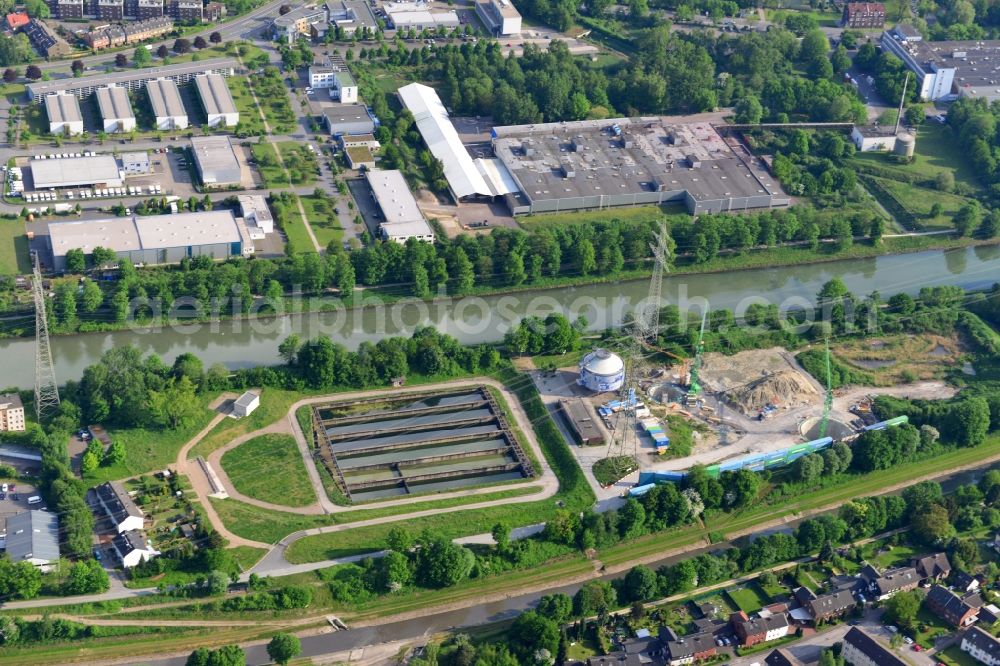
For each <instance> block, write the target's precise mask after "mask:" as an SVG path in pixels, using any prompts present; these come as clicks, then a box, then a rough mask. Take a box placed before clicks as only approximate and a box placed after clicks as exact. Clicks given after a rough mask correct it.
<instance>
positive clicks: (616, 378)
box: [576, 349, 625, 393]
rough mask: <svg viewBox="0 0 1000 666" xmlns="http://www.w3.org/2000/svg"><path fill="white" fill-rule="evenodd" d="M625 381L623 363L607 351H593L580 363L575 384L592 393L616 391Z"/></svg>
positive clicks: (616, 355)
mask: <svg viewBox="0 0 1000 666" xmlns="http://www.w3.org/2000/svg"><path fill="white" fill-rule="evenodd" d="M624 381H625V362H624V361H622V357H621V356H619V355H618V354H615V353H613V352H610V351H608V350H607V349H595V350H594V351H592V352H590V353H589V354H587V355H586V356H584V357H583V360H582V361H580V377H579V378H578V379H577V380H576V383H577V384H579V385H580V386H582V387H584V388H585V389H587V390H590V391H593V392H594V393H604V392H606V391H617V390H618V389H620V388H621V387H622V383H624Z"/></svg>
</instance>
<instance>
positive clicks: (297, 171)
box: [277, 141, 319, 185]
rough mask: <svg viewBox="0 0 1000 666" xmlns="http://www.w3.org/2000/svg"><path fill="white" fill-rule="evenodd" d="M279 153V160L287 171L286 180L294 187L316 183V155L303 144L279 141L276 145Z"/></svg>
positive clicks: (317, 167)
mask: <svg viewBox="0 0 1000 666" xmlns="http://www.w3.org/2000/svg"><path fill="white" fill-rule="evenodd" d="M277 147H278V150H280V151H281V159H282V160H283V161H284V163H285V170H286V171H288V178H289V179H290V180H291V182H292V183H293V184H295V185H312V184H313V183H315V182H316V171H317V170H318V169H319V166H318V163H317V161H316V154H315V153H314V152H313V151H311V150H309V148H307V147H306V144H304V143H298V142H297V141H281V142H279V143H278V144H277Z"/></svg>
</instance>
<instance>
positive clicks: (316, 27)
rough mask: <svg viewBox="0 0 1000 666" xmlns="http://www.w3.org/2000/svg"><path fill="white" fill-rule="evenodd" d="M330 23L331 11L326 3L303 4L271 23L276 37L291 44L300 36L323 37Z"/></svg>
mask: <svg viewBox="0 0 1000 666" xmlns="http://www.w3.org/2000/svg"><path fill="white" fill-rule="evenodd" d="M329 23H330V13H329V10H327V8H326V5H313V4H308V5H303V6H301V7H296V8H294V9H292V11H290V12H288V13H286V14H283V15H281V16H277V17H275V19H274V22H273V23H272V25H271V29H272V31H273V33H274V38H275V39H283V40H285V41H286V42H288V43H289V44H291V43H293V42H295V40H297V39H298V38H300V37H309V38H311V37H321V36H323V34H324V33H325V32H326V26H327V25H328V24H329Z"/></svg>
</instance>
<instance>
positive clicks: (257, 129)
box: [226, 76, 264, 135]
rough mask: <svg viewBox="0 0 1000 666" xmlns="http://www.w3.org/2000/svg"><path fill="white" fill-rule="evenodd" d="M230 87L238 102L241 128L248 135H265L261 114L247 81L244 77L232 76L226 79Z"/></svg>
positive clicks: (234, 99) (237, 107)
mask: <svg viewBox="0 0 1000 666" xmlns="http://www.w3.org/2000/svg"><path fill="white" fill-rule="evenodd" d="M226 83H227V84H228V85H229V92H230V93H232V95H233V101H235V102H236V110H237V111H239V112H240V128H241V129H243V130H245V131H246V132H247V133H248V134H252V135H258V134H263V133H264V123H263V122H262V121H261V119H260V113H259V112H258V111H257V106H256V105H255V104H254V102H253V95H251V94H250V87H249V86H248V85H247V80H246V79H245V78H242V77H238V76H232V77H230V78H228V79H226Z"/></svg>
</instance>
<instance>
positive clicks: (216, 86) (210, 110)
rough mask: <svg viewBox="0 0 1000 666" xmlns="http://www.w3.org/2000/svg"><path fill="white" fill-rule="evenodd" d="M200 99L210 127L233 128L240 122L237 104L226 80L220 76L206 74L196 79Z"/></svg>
mask: <svg viewBox="0 0 1000 666" xmlns="http://www.w3.org/2000/svg"><path fill="white" fill-rule="evenodd" d="M194 83H195V87H196V88H197V89H198V97H199V98H200V99H201V104H202V106H203V107H204V109H205V114H206V115H207V116H208V126H209V127H218V126H219V125H224V126H226V127H232V126H234V125H236V124H237V123H238V122H240V114H239V112H238V111H237V110H236V102H234V101H233V96H232V94H230V92H229V86H227V85H226V80H225V79H224V78H222V77H221V76H220V75H218V74H204V75H202V76H196V77H194Z"/></svg>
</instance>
